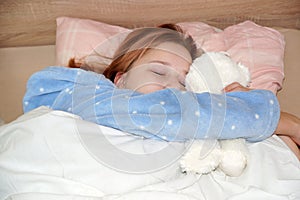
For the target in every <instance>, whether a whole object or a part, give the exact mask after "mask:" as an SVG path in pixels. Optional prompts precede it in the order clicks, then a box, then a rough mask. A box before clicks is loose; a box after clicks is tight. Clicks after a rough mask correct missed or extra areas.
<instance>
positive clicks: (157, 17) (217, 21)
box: [0, 0, 300, 122]
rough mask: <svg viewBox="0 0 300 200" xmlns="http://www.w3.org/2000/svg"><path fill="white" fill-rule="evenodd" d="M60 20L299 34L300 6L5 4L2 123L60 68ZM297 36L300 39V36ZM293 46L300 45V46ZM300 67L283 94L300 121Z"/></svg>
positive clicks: (112, 1) (46, 0) (94, 1)
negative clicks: (38, 80)
mask: <svg viewBox="0 0 300 200" xmlns="http://www.w3.org/2000/svg"><path fill="white" fill-rule="evenodd" d="M59 16H70V17H78V18H89V19H95V20H98V21H102V22H106V23H109V24H115V25H120V26H124V27H128V28H133V27H141V26H153V25H157V24H161V23H166V22H174V23H175V22H184V21H202V22H205V23H207V24H210V25H213V26H216V27H218V28H225V27H227V26H229V25H232V24H237V23H239V22H242V21H245V20H252V21H254V22H256V23H257V24H260V25H263V26H270V27H284V28H293V29H298V30H299V29H300V1H299V0H263V1H261V0H251V1H244V0H231V1H224V0H185V1H178V0H169V1H160V0H130V1H128V0H72V1H69V0H59V1H57V0H1V1H0V27H1V28H0V92H1V98H0V118H2V119H4V120H5V121H6V122H10V121H12V120H14V119H15V118H16V117H18V116H20V115H21V114H22V97H23V95H24V93H25V90H26V82H27V79H28V78H29V76H30V75H31V74H32V73H34V72H35V71H38V70H40V69H42V68H44V67H46V66H49V65H54V64H55V33H56V22H55V19H56V18H57V17H59ZM296 32H297V34H298V37H299V33H300V31H296ZM298 41H299V40H298ZM289 43H290V44H293V46H299V42H298V43H294V42H293V41H289ZM299 47H300V46H299ZM298 49H300V48H298ZM299 52H300V51H299ZM295 57H299V56H297V54H296V56H295ZM298 63H300V61H299V58H298V61H294V62H293V63H292V66H293V67H292V68H290V69H288V70H287V71H286V74H287V78H286V81H285V83H284V87H285V85H287V86H288V87H286V88H284V89H283V90H282V91H281V92H280V93H279V98H280V99H281V104H282V107H283V109H284V110H288V111H290V112H292V113H294V114H297V115H298V116H300V99H299V97H300V96H299V95H297V94H300V91H299V88H297V85H299V80H298V76H299V75H298V74H299V68H300V67H299V64H298ZM287 88H288V89H287ZM291 100H292V101H291ZM297 102H298V103H297Z"/></svg>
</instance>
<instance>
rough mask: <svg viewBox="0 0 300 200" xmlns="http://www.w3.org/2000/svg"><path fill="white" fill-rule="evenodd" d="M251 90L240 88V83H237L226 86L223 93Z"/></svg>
mask: <svg viewBox="0 0 300 200" xmlns="http://www.w3.org/2000/svg"><path fill="white" fill-rule="evenodd" d="M250 90H251V89H250V88H247V87H244V86H242V85H241V84H240V83H238V82H233V83H231V84H229V85H227V86H226V87H225V88H224V91H225V92H234V91H244V92H248V91H250Z"/></svg>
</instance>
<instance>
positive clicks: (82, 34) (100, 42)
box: [56, 17, 285, 93]
mask: <svg viewBox="0 0 300 200" xmlns="http://www.w3.org/2000/svg"><path fill="white" fill-rule="evenodd" d="M178 25H179V26H181V27H182V29H183V30H184V31H186V32H187V33H188V34H190V35H191V36H192V37H193V38H194V40H195V42H196V44H197V46H198V47H199V48H202V49H203V50H204V51H215V52H219V51H226V52H227V53H228V54H229V55H230V56H231V58H232V59H233V60H234V61H236V62H241V63H242V64H243V65H245V66H247V67H248V68H249V70H250V73H251V83H250V87H252V88H257V89H268V90H271V91H272V92H274V93H276V92H277V91H278V90H279V89H281V87H282V81H283V78H284V73H283V57H284V46H285V42H284V37H283V36H282V35H281V34H280V33H279V32H278V31H276V30H274V29H271V28H267V27H262V26H259V25H257V24H255V23H254V22H251V21H245V22H243V23H240V24H237V25H232V26H229V27H227V28H226V29H224V30H223V31H222V30H219V29H217V28H215V27H213V26H210V25H208V24H205V23H202V22H182V23H178ZM130 31H131V29H127V28H124V27H121V26H114V25H110V24H106V23H102V22H98V21H95V20H89V19H79V18H70V17H59V18H57V34H56V64H57V65H61V66H67V65H68V62H69V60H70V58H75V60H76V61H77V62H82V63H85V64H86V65H88V66H89V68H90V69H91V70H93V71H96V72H98V73H102V72H103V71H104V69H105V68H106V67H107V65H109V63H110V62H111V60H110V58H112V57H113V54H114V52H115V50H116V49H117V48H118V46H119V44H120V42H121V41H122V40H123V39H124V38H125V37H126V36H127V34H128V33H129V32H130ZM99 55H101V56H99Z"/></svg>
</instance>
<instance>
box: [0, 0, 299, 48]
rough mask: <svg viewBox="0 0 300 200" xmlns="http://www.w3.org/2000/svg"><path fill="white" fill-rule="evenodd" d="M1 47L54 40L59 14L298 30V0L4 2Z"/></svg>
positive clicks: (119, 21)
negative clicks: (248, 23)
mask: <svg viewBox="0 0 300 200" xmlns="http://www.w3.org/2000/svg"><path fill="white" fill-rule="evenodd" d="M0 6H1V7H0V12H1V15H0V27H1V29H0V47H16V46H36V45H53V44H55V29H56V21H55V19H56V18H57V17H59V16H69V17H78V18H89V19H95V20H99V21H102V22H106V23H109V24H114V25H120V26H124V27H128V28H133V27H140V26H153V25H157V24H161V23H167V22H173V23H176V22H183V21H202V22H205V23H207V24H210V25H213V26H216V27H218V28H224V27H227V26H229V25H232V24H236V23H239V22H242V21H245V20H252V21H254V22H255V23H257V24H260V25H263V26H270V27H284V28H294V29H300V0H248V1H245V0H230V1H226V0H184V1H182V0H181V1H180V0H179V1H178V0H168V1H161V0H143V1H142V0H1V2H0Z"/></svg>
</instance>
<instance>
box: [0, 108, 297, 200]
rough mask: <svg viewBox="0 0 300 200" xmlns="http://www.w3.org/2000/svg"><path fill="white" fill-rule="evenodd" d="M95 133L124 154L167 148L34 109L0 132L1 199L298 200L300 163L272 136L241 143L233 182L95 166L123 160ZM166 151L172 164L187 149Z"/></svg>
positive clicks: (174, 167) (171, 169)
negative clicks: (242, 155)
mask: <svg viewBox="0 0 300 200" xmlns="http://www.w3.org/2000/svg"><path fill="white" fill-rule="evenodd" d="M99 129H101V131H102V133H104V136H105V137H106V139H107V138H109V141H110V142H112V143H114V144H118V146H119V147H120V148H121V149H122V150H123V151H128V152H131V153H150V154H151V153H152V152H155V150H157V149H159V148H164V147H165V145H166V143H165V142H158V141H152V140H141V139H139V138H136V137H133V136H131V135H128V134H126V133H122V132H120V131H117V130H114V129H111V128H107V127H102V126H98V125H96V124H92V123H90V122H86V121H83V120H81V119H80V118H79V117H78V116H75V115H71V114H69V113H66V112H62V111H52V110H50V109H48V108H46V107H40V108H38V109H36V110H33V111H32V112H29V113H27V114H25V115H23V116H21V117H20V118H18V119H17V120H15V121H13V122H12V123H10V124H7V125H4V126H1V127H0V199H22V200H24V199H25V200H26V199H49V200H50V199H51V200H52V199H66V200H68V199H80V200H81V199H90V200H91V199H130V200H131V199H143V200H147V199H172V200H177V199H180V200H181V199H205V200H215V199H218V200H219V199H230V200H237V199H240V200H247V199H249V200H250V199H251V200H252V199H264V200H267V199H270V200H271V199H272V200H277V199H278V200H279V199H280V200H281V199H289V200H290V199H300V163H299V161H298V160H297V158H296V157H295V156H294V155H293V153H292V152H291V151H290V150H289V149H288V147H287V146H286V145H285V144H284V143H283V142H282V141H281V140H280V139H279V138H278V137H277V136H273V137H271V138H269V139H267V140H265V141H263V142H259V143H247V146H248V148H249V152H250V160H249V163H248V166H247V168H246V170H245V172H244V173H243V174H242V175H241V176H240V177H228V176H226V175H224V174H223V173H222V172H221V171H218V170H216V171H214V172H212V173H210V174H207V175H194V174H188V175H187V174H183V173H181V170H180V167H179V164H178V160H176V159H174V162H172V163H171V164H169V165H166V164H164V166H166V167H164V168H161V169H159V170H156V171H151V170H149V172H148V173H142V171H140V172H141V173H136V174H134V173H128V172H126V170H125V171H120V168H119V170H116V169H114V167H111V166H112V165H110V166H109V165H107V163H105V162H103V161H101V160H99V156H98V155H97V154H99V155H100V154H102V156H103V155H105V156H106V158H114V159H112V160H115V161H117V162H116V163H117V164H116V165H115V166H120V162H119V161H120V159H122V158H120V157H118V155H115V154H114V153H115V152H114V151H106V150H104V149H103V146H101V145H105V143H103V142H101V141H103V136H100V135H99V134H97V133H98V132H99ZM95 130H97V131H95ZM82 132H84V134H82ZM101 137H102V138H101ZM87 144H88V145H90V147H88V148H87ZM168 145H170V144H168ZM171 146H172V148H171V149H173V150H174V152H175V154H174V155H175V156H174V158H175V157H176V155H177V154H176V153H178V152H179V153H180V152H182V149H184V147H186V145H185V144H180V143H174V144H171ZM98 147H99V148H98ZM171 154H172V152H171ZM100 157H101V155H100ZM119 158H120V159H119ZM163 159H165V157H164V156H162V158H157V160H156V161H157V162H158V163H162V162H163ZM126 162H128V163H126ZM132 162H137V161H136V160H131V159H128V158H123V160H122V162H121V163H122V164H124V166H126V165H127V164H130V163H132ZM150 162H155V159H154V160H153V158H152V159H150ZM136 164H137V167H142V168H143V167H145V166H148V165H151V166H152V167H153V166H156V165H155V164H153V163H136ZM152 164H153V165H152ZM128 166H130V165H128ZM157 168H159V165H157ZM140 169H141V168H138V170H140ZM149 169H150V168H149ZM121 170H122V169H121ZM138 170H137V171H138ZM129 171H130V170H129Z"/></svg>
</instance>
